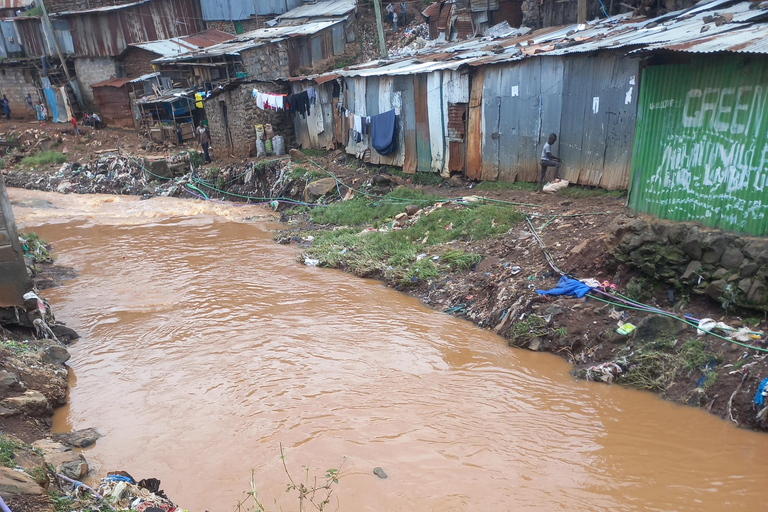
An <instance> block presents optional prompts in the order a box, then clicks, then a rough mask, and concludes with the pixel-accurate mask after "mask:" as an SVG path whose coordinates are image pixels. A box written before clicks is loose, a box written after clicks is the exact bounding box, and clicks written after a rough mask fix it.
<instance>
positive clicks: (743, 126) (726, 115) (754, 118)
mask: <svg viewBox="0 0 768 512" xmlns="http://www.w3.org/2000/svg"><path fill="white" fill-rule="evenodd" d="M767 96H768V95H766V94H765V91H764V90H763V88H762V87H761V86H759V85H756V86H751V85H750V86H744V87H739V88H738V89H736V88H734V87H725V88H722V89H717V88H706V89H704V90H702V89H691V90H689V91H688V94H686V96H685V105H684V106H683V126H684V127H685V128H709V129H711V130H713V131H714V132H716V133H723V132H730V133H733V134H743V133H747V134H751V135H752V136H757V135H758V134H759V133H760V128H761V124H762V112H763V109H764V108H765V103H766V99H768V98H767ZM665 101H669V100H665ZM662 103H663V102H662ZM651 108H652V109H653V108H654V107H653V106H651ZM657 108H658V107H657Z"/></svg>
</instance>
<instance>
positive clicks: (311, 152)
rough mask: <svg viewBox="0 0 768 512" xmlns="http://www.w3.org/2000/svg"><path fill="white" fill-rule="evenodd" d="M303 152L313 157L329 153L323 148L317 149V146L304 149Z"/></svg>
mask: <svg viewBox="0 0 768 512" xmlns="http://www.w3.org/2000/svg"><path fill="white" fill-rule="evenodd" d="M301 152H302V153H304V154H305V155H306V156H308V157H310V158H312V157H313V156H323V155H324V154H326V153H327V151H325V150H323V149H316V148H307V149H302V150H301Z"/></svg>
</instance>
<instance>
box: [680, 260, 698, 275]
mask: <svg viewBox="0 0 768 512" xmlns="http://www.w3.org/2000/svg"><path fill="white" fill-rule="evenodd" d="M699 269H701V262H700V261H692V262H690V263H689V264H688V266H687V267H685V272H683V279H688V278H689V277H691V276H692V275H693V273H694V272H696V271H698V270H699Z"/></svg>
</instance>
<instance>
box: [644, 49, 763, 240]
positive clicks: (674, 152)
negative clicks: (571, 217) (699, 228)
mask: <svg viewBox="0 0 768 512" xmlns="http://www.w3.org/2000/svg"><path fill="white" fill-rule="evenodd" d="M767 100H768V60H766V59H763V58H761V57H754V58H752V59H743V58H742V59H736V58H730V59H728V60H721V59H718V58H714V57H711V56H708V57H704V58H699V57H697V58H695V59H694V60H693V61H692V62H691V63H689V64H675V65H664V66H651V67H648V68H647V69H646V70H645V71H644V72H643V75H642V81H641V84H640V98H639V101H638V113H637V129H636V132H635V144H634V151H633V156H632V175H631V191H630V206H631V208H633V209H634V210H636V211H641V212H645V213H650V214H652V215H655V216H657V217H661V218H665V219H671V220H680V221H683V220H685V221H688V220H689V221H695V222H701V223H702V224H705V225H707V226H713V227H717V228H721V229H726V230H731V231H737V232H744V233H750V234H753V235H758V236H765V235H768V108H766V107H767V106H768V101H767Z"/></svg>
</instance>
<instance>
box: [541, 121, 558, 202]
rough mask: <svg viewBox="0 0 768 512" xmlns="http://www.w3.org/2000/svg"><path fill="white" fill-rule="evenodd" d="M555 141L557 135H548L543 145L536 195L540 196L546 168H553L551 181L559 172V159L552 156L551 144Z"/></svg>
mask: <svg viewBox="0 0 768 512" xmlns="http://www.w3.org/2000/svg"><path fill="white" fill-rule="evenodd" d="M556 140H557V135H555V134H554V133H550V134H549V139H547V143H546V144H544V149H542V151H541V174H540V175H539V191H538V192H537V194H541V189H542V188H543V186H544V176H545V175H546V174H547V167H554V168H555V177H554V178H553V179H557V174H558V172H559V171H560V159H559V158H557V157H556V156H555V155H553V154H552V144H554V143H555V141H556Z"/></svg>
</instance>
